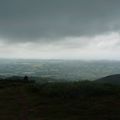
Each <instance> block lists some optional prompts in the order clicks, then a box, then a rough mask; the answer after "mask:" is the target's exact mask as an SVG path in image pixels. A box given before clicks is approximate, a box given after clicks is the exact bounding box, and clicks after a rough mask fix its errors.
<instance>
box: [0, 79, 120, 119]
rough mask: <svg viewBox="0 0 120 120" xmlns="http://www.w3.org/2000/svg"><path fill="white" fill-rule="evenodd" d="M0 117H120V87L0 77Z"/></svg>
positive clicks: (92, 83) (93, 83) (91, 83)
mask: <svg viewBox="0 0 120 120" xmlns="http://www.w3.org/2000/svg"><path fill="white" fill-rule="evenodd" d="M0 120H120V87H119V86H117V85H111V84H107V83H105V84H101V83H95V82H89V81H85V82H69V83H64V82H62V83H44V84H39V85H38V84H36V83H34V82H27V81H21V82H18V81H12V80H10V81H9V80H7V81H3V80H1V81H0Z"/></svg>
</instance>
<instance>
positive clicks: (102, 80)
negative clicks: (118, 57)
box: [96, 74, 120, 85]
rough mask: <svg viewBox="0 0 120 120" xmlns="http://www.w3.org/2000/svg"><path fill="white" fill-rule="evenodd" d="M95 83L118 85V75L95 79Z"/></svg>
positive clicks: (119, 80)
mask: <svg viewBox="0 0 120 120" xmlns="http://www.w3.org/2000/svg"><path fill="white" fill-rule="evenodd" d="M96 82H99V83H110V84H115V85H117V84H119V85H120V74H115V75H109V76H106V77H103V78H100V79H97V80H96Z"/></svg>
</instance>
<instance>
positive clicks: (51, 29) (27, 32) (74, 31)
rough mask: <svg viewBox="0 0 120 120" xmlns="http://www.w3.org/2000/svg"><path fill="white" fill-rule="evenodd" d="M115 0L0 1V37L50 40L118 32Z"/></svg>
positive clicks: (119, 17)
mask: <svg viewBox="0 0 120 120" xmlns="http://www.w3.org/2000/svg"><path fill="white" fill-rule="evenodd" d="M119 6H120V1H119V0H1V1H0V36H1V38H4V39H6V40H8V41H10V42H12V41H13V42H24V41H40V40H41V41H42V42H46V41H53V40H60V39H59V38H64V37H74V36H75V37H76V36H89V35H97V34H102V33H105V32H109V31H119V29H120V23H119V21H120V14H119V11H120V7H119Z"/></svg>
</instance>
